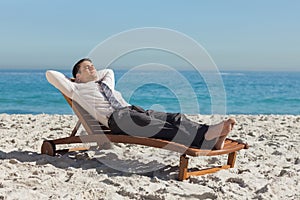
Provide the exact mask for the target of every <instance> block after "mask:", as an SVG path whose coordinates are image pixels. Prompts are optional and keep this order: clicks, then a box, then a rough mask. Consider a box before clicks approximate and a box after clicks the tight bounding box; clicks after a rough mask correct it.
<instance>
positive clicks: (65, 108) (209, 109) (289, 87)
mask: <svg viewBox="0 0 300 200" xmlns="http://www.w3.org/2000/svg"><path fill="white" fill-rule="evenodd" d="M58 71H60V72H62V73H64V74H65V75H66V76H71V72H70V70H58ZM45 72H46V70H41V69H39V70H29V69H28V70H24V69H22V70H16V69H8V70H4V69H2V70H0V113H7V114H42V113H45V114H73V111H72V110H71V108H70V107H69V105H68V104H67V103H66V101H65V99H64V98H63V96H62V95H61V93H60V92H59V91H58V90H57V89H56V88H55V87H54V86H52V85H51V84H50V83H49V82H48V81H47V79H46V76H45ZM208 73H211V72H208ZM115 76H116V89H117V90H119V91H120V92H121V93H122V94H123V96H124V98H125V99H126V100H127V101H128V102H129V103H130V104H134V105H139V106H141V107H143V108H144V109H154V110H160V111H164V112H181V113H186V114H251V115H252V114H253V115H257V114H291V115H299V114H300V72H288V71H287V72H285V71H274V72H271V71H221V72H219V73H218V74H217V76H216V77H217V78H216V79H215V80H216V82H214V81H211V80H210V81H207V80H206V78H205V77H206V75H205V73H199V72H198V71H184V70H182V71H176V72H175V73H174V72H168V71H158V70H153V71H151V70H146V71H126V70H115ZM224 112H225V113H224Z"/></svg>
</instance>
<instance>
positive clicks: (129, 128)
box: [108, 106, 215, 148]
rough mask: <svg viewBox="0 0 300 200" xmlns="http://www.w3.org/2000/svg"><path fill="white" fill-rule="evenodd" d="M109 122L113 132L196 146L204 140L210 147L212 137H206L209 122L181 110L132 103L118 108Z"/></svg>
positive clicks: (198, 146)
mask: <svg viewBox="0 0 300 200" xmlns="http://www.w3.org/2000/svg"><path fill="white" fill-rule="evenodd" d="M108 125H109V128H110V129H111V131H112V133H113V134H125V135H131V136H139V137H149V138H158V139H164V140H168V141H174V142H177V143H181V144H184V145H186V146H189V147H197V148H200V147H201V146H202V144H203V142H204V141H205V146H207V147H208V148H211V142H212V141H206V140H205V138H204V136H205V133H206V132H207V130H208V126H207V125H204V124H198V123H196V122H193V121H191V120H189V119H188V118H186V117H185V116H184V115H182V114H180V113H165V112H158V111H154V110H144V109H142V108H141V107H138V106H129V107H125V108H122V109H118V110H115V111H114V112H113V113H112V115H111V116H110V118H109V120H108ZM213 142H215V141H213ZM202 147H203V146H202ZM202 147H201V148H202ZM204 148H205V147H204Z"/></svg>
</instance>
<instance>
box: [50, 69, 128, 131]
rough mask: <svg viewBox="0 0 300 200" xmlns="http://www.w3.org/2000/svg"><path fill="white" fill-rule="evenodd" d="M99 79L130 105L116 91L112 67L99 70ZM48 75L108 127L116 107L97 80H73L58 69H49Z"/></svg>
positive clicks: (121, 102)
mask: <svg viewBox="0 0 300 200" xmlns="http://www.w3.org/2000/svg"><path fill="white" fill-rule="evenodd" d="M97 75H98V80H102V81H103V82H105V83H106V84H107V85H108V86H109V87H110V89H111V90H112V91H113V94H114V96H115V97H116V99H117V100H118V101H119V102H120V104H121V105H122V106H124V107H126V106H130V104H128V103H127V102H126V101H125V100H124V99H123V97H122V95H121V93H120V92H118V91H116V90H115V89H114V88H115V77H114V72H113V71H112V70H111V69H104V70H100V71H98V72H97ZM46 77H47V80H48V81H49V83H51V84H52V85H53V86H54V87H56V88H57V89H58V90H60V91H61V92H62V93H63V94H65V95H66V96H67V97H69V98H71V99H72V100H74V101H76V102H77V103H78V104H79V105H81V106H82V107H83V108H84V109H85V110H86V111H87V112H88V113H90V114H91V115H92V116H93V117H94V118H95V119H97V120H98V121H99V122H101V123H102V124H104V125H105V126H106V127H108V118H109V117H110V115H111V114H112V112H113V111H114V108H113V107H112V106H111V105H110V103H109V102H108V101H107V99H106V97H105V96H104V95H103V94H102V92H100V90H101V89H100V86H99V84H98V83H96V82H95V81H90V82H87V83H75V82H71V81H70V80H69V79H68V78H66V76H65V75H64V74H62V73H61V72H58V71H53V70H48V71H47V72H46Z"/></svg>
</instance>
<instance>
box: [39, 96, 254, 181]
mask: <svg viewBox="0 0 300 200" xmlns="http://www.w3.org/2000/svg"><path fill="white" fill-rule="evenodd" d="M63 96H64V97H65V99H66V100H67V102H68V104H69V105H70V106H71V107H72V109H73V111H74V113H75V114H76V115H77V117H78V122H77V124H76V126H75V127H74V129H73V131H72V132H71V134H70V136H69V137H65V138H60V139H54V140H45V141H44V142H43V144H42V147H41V153H42V154H47V155H50V156H55V155H56V154H57V153H59V152H69V151H78V150H86V149H87V148H73V149H61V150H57V148H56V146H57V145H61V144H75V143H88V142H96V143H97V144H98V146H99V147H100V148H101V147H102V146H105V145H106V144H108V143H110V142H112V143H125V144H137V145H144V146H149V147H155V148H164V149H167V150H170V151H175V152H178V153H180V162H179V174H178V180H180V181H182V180H186V179H188V178H189V177H190V176H199V175H204V174H209V173H214V172H217V171H219V170H222V169H228V168H233V167H234V164H235V160H236V156H237V151H239V150H241V149H248V148H249V146H248V144H244V143H242V142H238V141H235V140H232V139H226V141H225V145H224V148H223V149H221V150H206V149H198V148H191V147H186V146H184V145H182V144H179V143H175V142H171V141H167V140H162V139H155V138H145V137H136V136H129V135H115V134H111V131H110V130H109V129H108V128H107V127H105V126H104V125H102V124H101V123H100V122H99V121H97V120H96V119H95V118H94V117H92V116H91V115H90V114H89V113H88V112H87V111H86V110H85V109H83V108H82V107H81V106H80V105H79V104H78V103H77V102H75V101H73V100H72V99H70V98H69V97H67V96H65V95H64V94H63ZM81 125H83V127H84V129H85V130H86V132H87V133H88V134H87V135H80V136H78V135H76V134H77V131H78V129H79V128H80V126H81ZM223 154H228V159H227V163H226V164H225V165H222V166H214V167H211V168H207V169H201V170H193V171H191V170H189V169H188V161H189V157H188V156H193V157H198V156H216V155H223Z"/></svg>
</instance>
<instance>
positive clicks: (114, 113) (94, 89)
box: [46, 58, 236, 149]
mask: <svg viewBox="0 0 300 200" xmlns="http://www.w3.org/2000/svg"><path fill="white" fill-rule="evenodd" d="M72 74H73V76H74V78H75V83H73V82H72V83H71V82H70V81H69V80H67V79H66V78H65V77H64V75H63V74H61V73H59V72H55V71H51V70H49V71H47V73H46V77H47V79H48V81H49V82H50V83H51V84H53V85H54V86H55V87H56V88H58V89H59V90H60V91H62V92H63V93H64V94H65V95H67V96H68V97H70V98H72V99H73V100H75V101H76V102H77V103H79V104H80V105H81V106H82V107H83V108H84V109H86V110H87V111H88V112H89V113H90V114H91V115H92V116H94V118H95V119H97V120H98V121H100V122H101V123H102V124H104V125H105V126H106V127H108V128H110V129H111V131H112V133H113V134H128V135H132V136H141V137H153V138H159V139H164V140H169V141H174V142H178V143H181V144H184V145H187V146H191V147H197V148H203V147H204V148H213V147H214V148H215V149H222V148H223V146H224V141H225V139H226V136H227V135H228V134H229V132H230V131H231V130H232V128H233V126H234V124H235V123H236V121H235V119H233V118H230V119H228V120H225V121H223V122H220V123H219V124H215V125H210V126H208V125H205V124H199V123H196V122H193V121H191V120H189V119H187V118H186V117H185V115H182V114H180V113H164V112H158V111H153V110H144V109H142V108H140V107H138V106H134V105H130V104H128V103H127V102H126V101H125V100H124V99H123V98H122V95H121V93H119V92H118V91H116V90H115V89H114V87H115V78H114V73H113V71H112V70H110V69H104V70H100V71H98V72H97V71H96V69H95V67H94V65H93V63H92V61H91V60H90V59H88V58H84V59H81V60H79V61H78V62H77V63H76V64H75V65H74V67H73V70H72Z"/></svg>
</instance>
